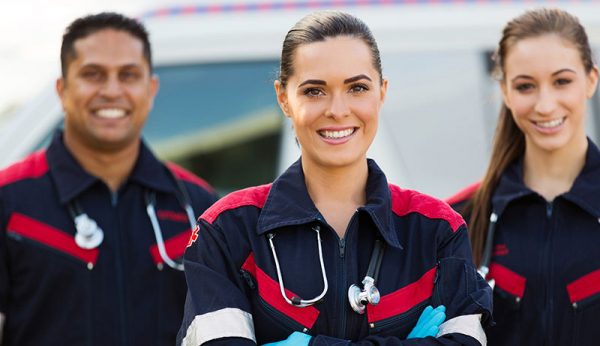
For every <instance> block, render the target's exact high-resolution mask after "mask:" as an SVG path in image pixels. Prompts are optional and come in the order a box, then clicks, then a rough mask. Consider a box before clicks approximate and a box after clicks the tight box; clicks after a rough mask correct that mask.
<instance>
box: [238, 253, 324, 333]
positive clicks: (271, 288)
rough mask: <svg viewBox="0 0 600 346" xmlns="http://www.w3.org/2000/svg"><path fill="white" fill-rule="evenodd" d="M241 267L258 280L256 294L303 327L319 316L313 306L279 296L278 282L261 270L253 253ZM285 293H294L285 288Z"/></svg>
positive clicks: (312, 322)
mask: <svg viewBox="0 0 600 346" xmlns="http://www.w3.org/2000/svg"><path fill="white" fill-rule="evenodd" d="M242 269H244V270H246V271H247V272H248V273H250V274H251V275H252V276H254V278H255V279H256V281H257V282H258V294H259V295H260V297H261V298H262V299H263V300H264V301H265V302H267V303H268V304H269V305H271V306H272V307H273V308H275V309H276V310H277V311H279V312H281V313H282V314H284V315H286V316H287V317H289V318H291V319H293V320H294V321H296V322H298V323H300V324H301V325H303V326H304V327H306V328H308V329H311V328H312V326H313V325H314V324H315V322H316V321H317V318H318V317H319V310H317V309H316V308H315V307H314V306H307V307H304V308H300V307H296V306H292V305H290V304H288V303H287V302H286V301H285V300H284V299H283V297H282V296H281V289H280V288H279V282H277V281H275V280H273V279H272V278H271V277H270V276H269V275H267V273H265V272H264V271H262V269H260V268H259V267H258V266H257V265H256V262H255V261H254V254H253V253H250V255H249V256H248V258H246V261H245V262H244V265H243V266H242ZM285 294H286V295H287V296H288V297H294V296H296V294H294V293H293V292H291V291H290V290H288V289H286V290H285Z"/></svg>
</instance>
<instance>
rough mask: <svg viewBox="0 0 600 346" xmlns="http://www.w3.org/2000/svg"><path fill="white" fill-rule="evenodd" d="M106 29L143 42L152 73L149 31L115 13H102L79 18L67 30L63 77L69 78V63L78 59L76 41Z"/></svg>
mask: <svg viewBox="0 0 600 346" xmlns="http://www.w3.org/2000/svg"><path fill="white" fill-rule="evenodd" d="M105 29H114V30H118V31H124V32H126V33H128V34H130V35H131V36H133V37H135V38H137V39H139V40H140V41H142V44H143V49H144V51H143V53H144V58H145V59H146V61H147V62H148V66H149V67H150V73H152V51H151V48H150V40H149V39H148V31H146V28H145V27H144V25H142V23H140V22H139V21H137V20H135V19H133V18H129V17H127V16H124V15H122V14H119V13H115V12H102V13H98V14H92V15H88V16H85V17H81V18H77V19H76V20H74V21H73V22H72V23H71V24H70V25H69V26H68V27H67V29H66V30H65V33H64V34H63V38H62V45H61V48H60V66H61V70H62V76H63V78H65V77H66V76H67V69H68V65H69V63H70V62H71V61H72V60H73V59H75V58H76V57H77V53H76V52H75V46H74V45H75V41H77V40H79V39H82V38H85V37H87V36H89V35H91V34H94V33H96V32H98V31H101V30H105Z"/></svg>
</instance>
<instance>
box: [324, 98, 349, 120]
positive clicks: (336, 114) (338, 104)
mask: <svg viewBox="0 0 600 346" xmlns="http://www.w3.org/2000/svg"><path fill="white" fill-rule="evenodd" d="M347 97H348V96H347V95H346V94H343V93H334V94H333V96H332V97H331V102H330V103H329V107H328V108H327V112H326V114H325V115H326V116H328V117H332V118H342V117H346V116H348V115H350V104H349V102H348V101H349V100H348V99H347Z"/></svg>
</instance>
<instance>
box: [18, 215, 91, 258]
mask: <svg viewBox="0 0 600 346" xmlns="http://www.w3.org/2000/svg"><path fill="white" fill-rule="evenodd" d="M6 229H7V232H6V233H7V236H8V237H9V238H11V239H13V240H15V241H17V242H20V243H22V244H28V243H29V244H33V245H36V246H38V247H40V248H44V249H47V250H48V251H49V252H51V253H54V254H58V255H61V256H62V257H63V258H68V259H69V260H70V261H73V262H75V261H76V262H78V264H79V265H81V264H85V265H87V267H88V269H92V268H93V267H94V265H95V264H96V260H97V258H98V254H99V250H98V249H97V248H96V249H90V250H87V249H82V248H80V247H79V246H78V245H77V244H76V243H75V238H74V237H73V235H72V234H69V233H67V232H64V231H62V230H59V229H57V228H55V227H53V226H50V225H48V224H46V223H44V222H41V221H38V220H35V219H33V218H31V217H29V216H26V215H23V214H19V213H13V214H11V216H10V219H9V221H8V225H7V226H6ZM22 250H23V255H24V256H28V259H29V260H30V261H31V262H34V261H32V260H33V259H35V258H36V257H40V264H42V263H48V264H47V265H49V264H50V263H51V262H52V261H49V258H47V257H46V256H44V254H40V253H38V251H39V250H38V249H33V250H32V251H30V250H27V249H26V248H25V247H23V249H22Z"/></svg>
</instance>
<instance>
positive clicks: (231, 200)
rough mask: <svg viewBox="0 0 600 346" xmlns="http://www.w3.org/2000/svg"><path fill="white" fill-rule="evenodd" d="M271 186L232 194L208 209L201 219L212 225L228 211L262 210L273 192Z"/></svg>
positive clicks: (252, 188) (256, 187)
mask: <svg viewBox="0 0 600 346" xmlns="http://www.w3.org/2000/svg"><path fill="white" fill-rule="evenodd" d="M271 185H272V184H265V185H260V186H255V187H249V188H246V189H243V190H239V191H235V192H232V193H230V194H228V195H227V196H225V197H223V198H221V199H220V200H218V201H217V202H216V203H215V204H213V205H212V206H211V207H210V208H208V209H206V211H205V212H204V213H203V214H202V215H201V216H200V218H201V219H204V220H206V221H207V222H208V223H210V224H212V223H213V222H214V221H215V219H216V218H217V217H218V216H219V215H220V214H221V213H222V212H224V211H227V210H231V209H236V208H239V207H245V206H255V207H257V208H262V207H263V206H264V205H265V202H266V201H267V197H268V196H269V191H271Z"/></svg>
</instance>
